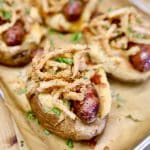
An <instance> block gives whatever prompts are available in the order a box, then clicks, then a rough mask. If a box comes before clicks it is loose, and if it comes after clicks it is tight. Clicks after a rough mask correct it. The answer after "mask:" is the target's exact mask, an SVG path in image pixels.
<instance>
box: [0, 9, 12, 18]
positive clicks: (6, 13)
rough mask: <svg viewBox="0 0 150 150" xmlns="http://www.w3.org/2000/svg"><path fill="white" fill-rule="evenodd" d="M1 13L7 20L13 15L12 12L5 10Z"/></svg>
mask: <svg viewBox="0 0 150 150" xmlns="http://www.w3.org/2000/svg"><path fill="white" fill-rule="evenodd" d="M1 15H2V17H3V19H5V20H10V18H11V17H12V14H11V12H10V11H5V10H2V11H1Z"/></svg>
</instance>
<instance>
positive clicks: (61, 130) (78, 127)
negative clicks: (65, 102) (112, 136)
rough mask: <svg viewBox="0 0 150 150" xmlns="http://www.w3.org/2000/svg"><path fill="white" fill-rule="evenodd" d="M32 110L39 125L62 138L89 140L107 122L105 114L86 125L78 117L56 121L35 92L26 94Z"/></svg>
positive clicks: (97, 133)
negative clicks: (43, 107)
mask: <svg viewBox="0 0 150 150" xmlns="http://www.w3.org/2000/svg"><path fill="white" fill-rule="evenodd" d="M27 97H28V99H29V102H30V105H31V108H32V111H33V112H34V113H35V114H36V116H37V118H38V119H39V121H40V123H41V125H42V126H43V127H44V128H46V129H48V130H49V131H51V132H53V133H55V134H56V135H58V136H60V137H63V138H70V139H72V140H74V141H79V140H89V139H91V138H93V137H95V136H97V135H99V134H101V133H102V132H103V130H104V128H105V125H106V122H107V116H106V117H105V118H104V119H100V118H99V117H98V118H97V119H96V121H95V122H94V123H93V124H90V125H87V124H84V123H83V122H81V121H80V119H78V118H77V119H76V120H75V121H74V120H71V119H70V118H68V117H66V118H65V119H64V120H63V121H62V122H59V123H58V119H59V118H58V117H57V116H56V115H54V114H48V113H45V112H44V111H43V110H42V106H41V105H40V103H39V100H38V96H37V94H36V93H35V94H30V93H28V95H27Z"/></svg>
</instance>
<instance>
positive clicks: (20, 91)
mask: <svg viewBox="0 0 150 150" xmlns="http://www.w3.org/2000/svg"><path fill="white" fill-rule="evenodd" d="M25 93H27V89H26V88H24V89H19V90H18V91H17V94H18V95H22V94H25Z"/></svg>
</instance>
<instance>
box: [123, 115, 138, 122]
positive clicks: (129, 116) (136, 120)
mask: <svg viewBox="0 0 150 150" xmlns="http://www.w3.org/2000/svg"><path fill="white" fill-rule="evenodd" d="M126 118H128V119H131V120H133V121H135V122H140V120H139V119H136V118H134V117H133V116H132V115H131V114H129V115H127V116H126Z"/></svg>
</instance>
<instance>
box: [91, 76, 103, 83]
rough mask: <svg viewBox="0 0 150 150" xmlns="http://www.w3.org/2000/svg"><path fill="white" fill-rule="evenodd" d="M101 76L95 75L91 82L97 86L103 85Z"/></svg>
mask: <svg viewBox="0 0 150 150" xmlns="http://www.w3.org/2000/svg"><path fill="white" fill-rule="evenodd" d="M100 79H101V76H100V75H99V74H94V75H93V76H92V78H91V81H92V82H93V83H95V84H100V83H101V80H100Z"/></svg>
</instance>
